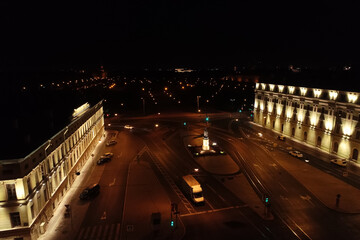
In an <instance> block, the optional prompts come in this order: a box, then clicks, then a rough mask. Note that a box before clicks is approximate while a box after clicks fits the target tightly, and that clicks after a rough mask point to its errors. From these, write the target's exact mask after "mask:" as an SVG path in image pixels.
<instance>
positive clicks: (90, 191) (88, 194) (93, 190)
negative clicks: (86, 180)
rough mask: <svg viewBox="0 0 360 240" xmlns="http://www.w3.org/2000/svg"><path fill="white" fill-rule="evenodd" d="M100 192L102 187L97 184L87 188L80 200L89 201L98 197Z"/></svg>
mask: <svg viewBox="0 0 360 240" xmlns="http://www.w3.org/2000/svg"><path fill="white" fill-rule="evenodd" d="M99 192H100V185H99V184H97V183H95V184H93V185H91V186H89V187H87V188H85V189H84V191H82V193H81V194H80V199H81V200H88V199H90V198H93V197H95V196H97V195H98V194H99Z"/></svg>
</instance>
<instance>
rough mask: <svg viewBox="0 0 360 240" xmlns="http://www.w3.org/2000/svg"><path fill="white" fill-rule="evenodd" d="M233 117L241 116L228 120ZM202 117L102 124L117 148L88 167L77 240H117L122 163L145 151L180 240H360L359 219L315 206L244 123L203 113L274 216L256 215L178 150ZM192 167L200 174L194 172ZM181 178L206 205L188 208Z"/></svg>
mask: <svg viewBox="0 0 360 240" xmlns="http://www.w3.org/2000/svg"><path fill="white" fill-rule="evenodd" d="M229 117H231V118H229ZM234 117H240V118H239V120H238V121H235V120H234ZM203 118H204V115H198V114H169V115H164V114H163V115H160V116H159V115H154V116H146V117H138V118H131V119H130V118H129V119H124V118H120V117H118V118H112V119H107V120H106V124H107V123H111V126H109V127H108V128H109V129H110V130H111V131H113V132H115V133H116V140H117V141H118V144H116V145H114V146H112V147H110V148H108V149H104V151H106V152H107V151H112V152H113V153H114V157H113V159H112V161H111V162H109V163H106V164H104V165H102V166H95V165H94V170H93V172H92V174H91V177H90V178H89V179H88V181H87V184H90V183H93V181H94V180H95V179H98V180H99V183H100V186H101V194H100V195H99V196H98V197H96V198H95V199H93V200H92V201H90V202H88V203H81V202H79V204H89V208H88V212H87V214H86V217H85V218H84V221H83V223H82V226H81V229H80V231H79V233H78V235H77V236H78V237H77V239H89V238H88V236H96V235H97V234H98V236H101V232H107V233H108V235H107V236H106V237H107V238H108V239H120V237H121V235H122V232H123V231H124V228H123V224H122V222H123V221H124V219H123V209H124V205H125V204H126V202H124V199H125V193H126V184H127V178H128V169H129V163H130V161H132V160H134V159H136V157H137V155H138V154H139V152H140V151H141V150H142V149H143V148H144V146H146V148H147V152H148V154H149V156H147V157H146V159H147V161H149V162H151V166H152V169H153V170H154V172H155V174H156V176H157V178H158V179H159V181H160V182H161V184H162V185H163V187H164V188H165V190H166V194H167V197H168V198H169V199H170V200H171V202H176V203H178V204H179V211H180V216H181V217H180V218H181V221H182V222H183V224H184V226H185V228H186V233H185V235H184V239H205V238H206V239H219V238H221V239H233V238H239V237H241V238H243V239H343V238H346V239H360V236H359V235H358V234H357V232H356V231H355V230H356V229H357V228H359V227H360V226H359V225H358V224H357V222H359V221H358V218H359V217H358V216H357V215H352V216H351V215H344V214H341V213H337V212H334V211H331V210H329V209H328V208H326V207H325V206H324V205H323V204H322V203H321V202H319V201H318V200H317V199H316V197H315V196H313V195H312V194H311V193H310V192H309V191H308V190H307V189H306V188H305V187H304V186H303V185H301V184H300V183H299V182H298V181H297V180H296V179H295V178H294V177H293V176H291V175H290V174H288V173H287V172H286V171H285V170H284V169H282V167H281V166H280V164H278V162H277V159H274V158H273V156H272V154H271V142H269V141H267V140H264V139H263V138H260V137H258V136H257V135H256V132H254V130H253V129H251V128H250V127H249V125H248V124H246V121H247V118H241V116H238V115H235V116H234V115H232V116H231V115H229V113H217V114H213V115H210V119H211V123H210V124H209V125H208V130H209V135H210V136H211V138H212V139H214V140H216V141H217V142H218V144H219V145H221V147H222V148H223V149H225V151H226V152H227V153H228V155H229V156H231V157H232V158H233V159H234V161H235V162H236V163H237V164H238V165H239V167H240V169H241V173H242V174H245V175H246V176H247V178H248V180H249V182H250V183H251V184H252V186H253V188H254V190H255V192H256V193H257V194H258V196H259V198H261V197H262V196H263V194H265V193H266V194H267V195H268V196H269V197H270V202H271V207H270V210H271V213H272V214H273V216H274V218H273V219H272V220H264V219H263V218H261V217H259V215H258V214H256V213H255V212H254V211H252V210H251V209H250V208H249V207H248V206H247V204H246V203H244V202H242V201H241V200H240V199H239V198H238V197H237V196H235V194H234V193H233V192H231V191H230V190H228V189H227V188H225V187H224V185H223V184H222V183H221V181H219V176H217V175H216V174H210V173H207V172H206V171H205V170H204V169H202V167H201V165H199V164H198V163H197V162H196V161H195V160H194V159H193V158H192V156H191V154H190V153H189V151H188V150H187V148H186V146H184V140H183V139H184V137H194V138H198V137H201V134H202V132H203V128H204V126H205V123H204V120H203ZM184 121H186V123H187V124H186V125H184V124H183V122H184ZM126 124H131V125H133V126H134V129H132V130H129V129H124V127H123V126H124V125H126ZM155 124H158V127H156V126H155ZM285 149H286V148H284V150H283V151H285ZM280 151H281V150H280ZM283 156H284V158H285V157H286V158H288V160H290V161H300V160H299V159H296V158H293V157H291V156H290V155H283ZM94 163H95V161H94ZM311 163H312V164H315V165H318V166H319V167H320V168H322V169H323V170H324V171H333V172H334V174H335V175H336V174H339V173H337V171H338V170H337V169H335V170H332V168H331V167H329V166H328V165H326V164H325V165H324V164H323V163H321V162H320V161H316V159H311ZM195 168H199V169H200V171H199V172H194V169H195ZM187 174H192V175H194V176H195V177H196V178H197V180H198V181H199V182H200V183H201V185H202V187H203V192H204V197H205V199H206V202H205V205H204V206H194V205H193V204H192V203H191V201H190V200H189V199H187V198H186V197H185V196H184V194H183V193H182V192H181V190H180V187H179V186H180V179H181V177H182V176H184V175H187ZM237 174H238V173H237ZM227 177H229V176H227ZM350 179H352V178H351V177H350ZM350 181H351V180H350ZM354 183H355V184H356V183H357V181H356V179H354ZM324 187H326V186H324ZM79 201H80V200H79ZM144 204H146V203H144ZM94 229H95V230H94ZM105 230H106V231H105ZM354 232H356V234H354Z"/></svg>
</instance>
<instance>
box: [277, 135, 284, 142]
mask: <svg viewBox="0 0 360 240" xmlns="http://www.w3.org/2000/svg"><path fill="white" fill-rule="evenodd" d="M278 139H279V140H281V141H285V139H286V137H285V136H283V135H280V136H278Z"/></svg>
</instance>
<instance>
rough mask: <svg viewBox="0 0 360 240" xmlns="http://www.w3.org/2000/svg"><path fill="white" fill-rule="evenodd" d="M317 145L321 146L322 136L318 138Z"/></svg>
mask: <svg viewBox="0 0 360 240" xmlns="http://www.w3.org/2000/svg"><path fill="white" fill-rule="evenodd" d="M316 145H317V146H318V147H320V146H321V137H320V136H318V138H317V143H316Z"/></svg>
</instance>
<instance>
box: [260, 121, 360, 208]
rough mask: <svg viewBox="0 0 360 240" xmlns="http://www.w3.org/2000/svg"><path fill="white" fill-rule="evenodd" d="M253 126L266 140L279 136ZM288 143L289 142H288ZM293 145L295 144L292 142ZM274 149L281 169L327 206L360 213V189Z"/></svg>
mask: <svg viewBox="0 0 360 240" xmlns="http://www.w3.org/2000/svg"><path fill="white" fill-rule="evenodd" d="M253 126H255V127H256V128H259V129H261V131H262V132H263V133H264V132H265V134H264V138H268V139H270V140H271V141H273V140H274V139H275V137H276V136H277V135H278V134H276V133H274V132H272V131H270V130H268V129H265V131H263V128H261V127H260V126H258V125H255V124H253ZM288 143H289V141H287V144H288ZM291 143H293V142H292V141H291ZM295 144H296V146H298V145H303V144H301V143H299V142H296V143H295ZM290 145H293V144H290ZM306 147H307V146H302V147H301V149H306ZM274 149H275V150H274V151H272V152H271V154H272V156H273V157H274V159H276V160H277V162H278V163H279V164H280V165H281V167H283V168H284V169H285V170H286V171H287V172H288V173H290V174H291V175H292V176H293V177H294V178H296V179H297V180H298V181H299V182H300V183H301V184H303V186H304V187H306V188H307V189H308V190H309V191H310V192H311V193H312V194H313V195H314V196H316V197H317V198H318V199H319V200H320V201H321V202H322V203H323V204H324V205H325V206H327V207H328V208H330V209H333V210H335V211H338V212H342V213H360V202H359V201H358V199H360V189H358V188H356V187H353V186H352V185H350V184H347V183H345V182H344V181H341V180H340V179H338V178H336V177H334V176H332V175H330V174H328V173H326V172H323V171H321V170H319V169H318V168H316V167H313V166H311V165H309V164H308V163H306V162H305V161H301V160H299V159H294V158H293V157H291V156H289V155H288V154H286V153H284V152H281V151H278V150H276V148H274ZM299 149H300V148H299ZM305 151H306V150H304V152H305ZM317 157H320V158H321V159H322V160H326V159H330V158H332V157H331V154H326V153H325V152H321V153H319V154H318V156H317ZM337 194H340V195H341V197H340V199H339V204H338V206H336V197H337Z"/></svg>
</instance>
